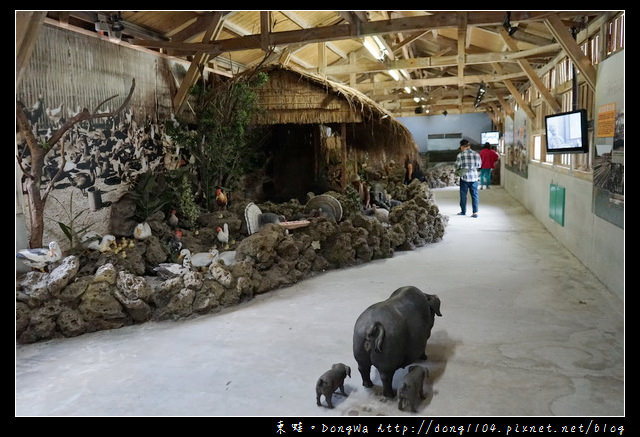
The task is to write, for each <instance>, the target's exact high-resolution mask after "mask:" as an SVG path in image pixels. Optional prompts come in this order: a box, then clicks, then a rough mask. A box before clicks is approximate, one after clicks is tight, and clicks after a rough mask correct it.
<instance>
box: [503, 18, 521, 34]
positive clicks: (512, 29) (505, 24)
mask: <svg viewBox="0 0 640 437" xmlns="http://www.w3.org/2000/svg"><path fill="white" fill-rule="evenodd" d="M502 26H503V27H504V28H505V29H506V31H507V33H508V34H509V36H512V35H513V34H514V33H516V30H518V28H517V27H514V26H512V25H511V12H507V13H506V14H505V16H504V21H503V22H502Z"/></svg>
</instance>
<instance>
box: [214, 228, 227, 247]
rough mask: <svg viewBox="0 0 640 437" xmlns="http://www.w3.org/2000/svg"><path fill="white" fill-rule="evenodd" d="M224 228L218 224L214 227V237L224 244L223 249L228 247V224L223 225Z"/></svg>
mask: <svg viewBox="0 0 640 437" xmlns="http://www.w3.org/2000/svg"><path fill="white" fill-rule="evenodd" d="M223 226H224V229H223V228H221V227H220V226H218V227H217V228H216V233H217V235H216V238H217V239H218V241H219V242H221V243H222V244H224V245H225V249H228V248H229V225H227V224H226V223H225V224H224V225H223Z"/></svg>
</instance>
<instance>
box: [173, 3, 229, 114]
mask: <svg viewBox="0 0 640 437" xmlns="http://www.w3.org/2000/svg"><path fill="white" fill-rule="evenodd" d="M224 16H225V13H224V12H223V11H218V12H216V13H214V14H212V15H211V16H210V17H209V27H208V28H207V30H206V31H205V33H204V36H203V37H202V40H203V41H210V40H215V39H216V38H217V37H218V36H219V35H220V32H221V31H222V23H223V22H224ZM210 55H211V54H210V53H205V52H198V53H196V55H195V56H194V57H193V60H192V61H191V64H190V65H189V69H188V70H187V74H186V75H185V77H184V79H182V83H181V84H180V88H179V89H178V92H177V93H176V95H175V96H174V98H173V111H174V113H175V114H178V113H179V112H180V110H181V109H182V107H183V105H184V102H185V101H186V100H187V95H188V94H189V90H190V89H191V87H192V86H193V84H195V83H196V81H197V80H198V77H200V71H201V70H202V69H203V68H204V66H205V64H206V63H207V60H208V59H209V56H210Z"/></svg>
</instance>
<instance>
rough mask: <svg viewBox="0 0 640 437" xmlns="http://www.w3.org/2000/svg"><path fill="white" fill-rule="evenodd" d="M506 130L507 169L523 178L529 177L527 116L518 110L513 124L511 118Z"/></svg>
mask: <svg viewBox="0 0 640 437" xmlns="http://www.w3.org/2000/svg"><path fill="white" fill-rule="evenodd" d="M506 120H507V121H509V122H506V121H505V129H504V131H505V132H504V135H505V140H504V145H505V153H506V155H507V159H506V161H505V168H506V169H507V170H510V171H512V172H514V173H516V174H517V175H519V176H522V177H523V178H527V177H528V176H529V165H528V163H529V152H528V150H529V148H528V142H527V141H528V140H527V114H526V113H525V112H524V111H522V110H518V111H517V112H516V113H515V115H514V117H513V122H512V123H511V122H510V120H511V119H510V118H509V117H507V119H506Z"/></svg>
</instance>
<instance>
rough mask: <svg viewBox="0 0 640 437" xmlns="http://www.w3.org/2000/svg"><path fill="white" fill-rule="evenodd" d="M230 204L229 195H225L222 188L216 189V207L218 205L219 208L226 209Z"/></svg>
mask: <svg viewBox="0 0 640 437" xmlns="http://www.w3.org/2000/svg"><path fill="white" fill-rule="evenodd" d="M228 202H229V198H228V197H227V193H225V192H224V190H223V189H222V188H217V189H216V205H218V208H220V209H224V208H226V207H227V203H228Z"/></svg>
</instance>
